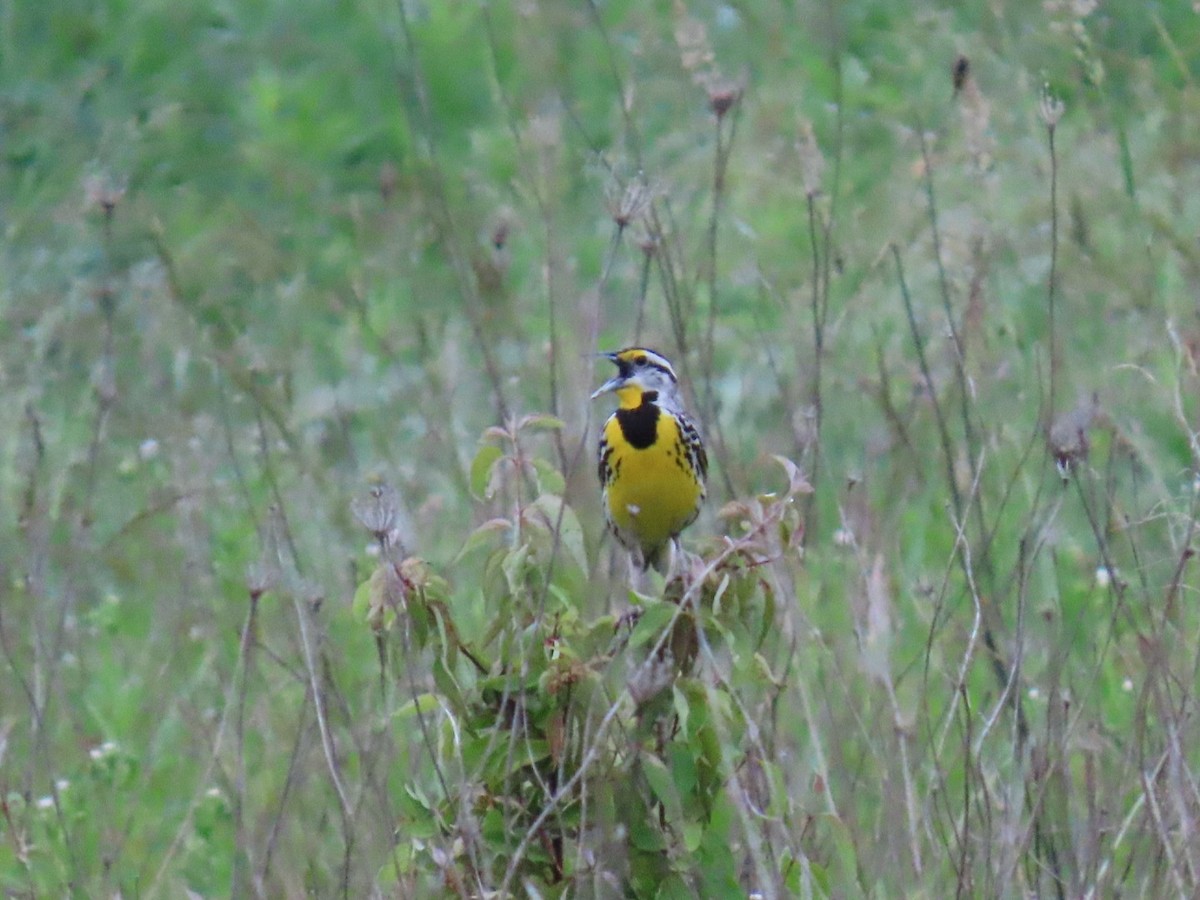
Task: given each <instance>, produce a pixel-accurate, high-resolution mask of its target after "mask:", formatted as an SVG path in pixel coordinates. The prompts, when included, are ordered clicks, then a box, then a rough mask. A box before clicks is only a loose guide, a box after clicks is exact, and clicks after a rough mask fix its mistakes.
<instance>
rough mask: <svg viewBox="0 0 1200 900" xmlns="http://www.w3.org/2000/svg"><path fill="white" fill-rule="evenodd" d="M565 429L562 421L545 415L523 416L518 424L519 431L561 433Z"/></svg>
mask: <svg viewBox="0 0 1200 900" xmlns="http://www.w3.org/2000/svg"><path fill="white" fill-rule="evenodd" d="M565 427H566V426H565V424H564V422H563V420H562V419H560V418H558V417H557V416H551V415H549V414H545V413H534V414H532V415H528V416H522V417H521V419H520V421H518V422H517V431H561V430H562V429H563V428H565Z"/></svg>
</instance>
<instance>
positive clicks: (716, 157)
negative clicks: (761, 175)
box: [704, 104, 740, 421]
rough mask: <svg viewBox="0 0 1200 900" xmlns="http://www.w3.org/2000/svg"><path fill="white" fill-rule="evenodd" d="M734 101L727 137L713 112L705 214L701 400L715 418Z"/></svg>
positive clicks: (720, 118)
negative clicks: (722, 235)
mask: <svg viewBox="0 0 1200 900" xmlns="http://www.w3.org/2000/svg"><path fill="white" fill-rule="evenodd" d="M739 108H740V104H734V107H733V110H732V115H730V116H729V117H728V118H729V137H728V138H727V139H726V138H724V132H725V128H724V125H725V119H726V116H724V115H719V116H714V123H715V137H716V147H715V148H714V151H713V182H712V193H713V195H712V210H711V212H710V213H709V217H708V248H707V251H708V259H707V260H706V262H705V266H704V272H705V276H706V280H707V282H708V325H707V328H706V330H705V339H704V401H705V411H706V412H707V414H708V417H709V418H711V419H712V420H713V421H716V418H717V410H716V406H715V405H714V402H713V385H712V381H713V360H714V357H715V355H716V327H717V317H718V316H719V315H720V294H719V292H718V290H717V283H718V282H717V272H718V269H719V266H718V264H717V235H718V233H719V226H720V223H721V215H722V213H723V212H724V209H725V194H726V191H725V178H726V173H727V172H728V170H729V157H730V155H731V154H732V153H733V141H734V138H735V137H736V135H737V123H738V110H739Z"/></svg>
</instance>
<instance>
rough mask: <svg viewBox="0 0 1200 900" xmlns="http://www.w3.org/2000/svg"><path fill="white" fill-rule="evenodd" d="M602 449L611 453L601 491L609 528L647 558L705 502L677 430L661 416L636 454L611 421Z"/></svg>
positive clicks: (668, 418) (672, 419) (667, 417)
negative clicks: (654, 433)
mask: <svg viewBox="0 0 1200 900" xmlns="http://www.w3.org/2000/svg"><path fill="white" fill-rule="evenodd" d="M602 446H604V448H605V449H604V450H602V453H603V452H609V453H610V455H609V457H608V466H607V469H608V477H607V483H606V484H605V491H604V499H605V504H606V507H607V508H606V512H607V513H608V519H609V523H610V524H611V525H612V527H613V530H614V531H615V532H616V535H617V537H618V539H620V541H621V543H623V544H625V545H626V546H629V547H633V546H636V547H639V548H640V549H641V550H642V552H643V553H644V554H645V555H647V556H651V555H653V554H654V553H655V552H656V551H657V550H659V549H661V548H662V547H663V546H664V545H666V543H667V542H668V541H669V540H671V538H673V537H675V536H676V535H678V534H679V532H681V531H682V530H683V529H684V528H686V527H687V526H688V525H689V524H691V522H692V521H693V520H694V519H695V518H696V515H697V514H698V512H699V510H700V503H701V501H702V500H703V497H704V485H703V483H702V482H701V480H700V478H699V477H697V474H696V473H695V472H693V471H692V466H691V463H690V461H689V455H688V451H687V447H686V446H685V445H684V439H683V434H682V432H681V431H680V428H679V424H678V422H677V421H676V419H675V417H674V416H672V415H670V414H667V413H663V414H662V415H660V416H659V417H658V421H657V436H656V439H655V440H654V441H653V443H651V444H650V445H649V446H647V447H644V448H639V447H635V446H634V445H633V444H631V443H629V441H627V440H626V439H625V437H624V435H623V434H622V432H621V425H620V422H619V421H618V419H617V416H615V415H614V416H611V417H610V418H609V420H608V421H607V422H606V423H605V425H604V438H603V445H602Z"/></svg>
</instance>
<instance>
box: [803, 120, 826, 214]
mask: <svg viewBox="0 0 1200 900" xmlns="http://www.w3.org/2000/svg"><path fill="white" fill-rule="evenodd" d="M796 149H797V150H798V151H799V153H800V179H801V181H802V182H803V183H804V196H806V197H809V198H810V199H811V198H812V197H816V196H817V195H819V194H820V193H821V176H822V175H823V174H824V172H825V157H824V156H822V155H821V148H820V147H819V146H818V145H817V136H816V134H815V133H814V132H813V127H812V122H809V121H808V120H805V121H803V122H801V123H800V139H799V140H798V141H797V142H796Z"/></svg>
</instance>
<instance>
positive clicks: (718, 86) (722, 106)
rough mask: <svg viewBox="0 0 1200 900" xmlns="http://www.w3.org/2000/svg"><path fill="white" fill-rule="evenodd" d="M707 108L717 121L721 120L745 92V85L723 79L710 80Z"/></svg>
mask: <svg viewBox="0 0 1200 900" xmlns="http://www.w3.org/2000/svg"><path fill="white" fill-rule="evenodd" d="M707 90H708V108H709V109H711V110H712V111H713V115H715V116H716V117H717V119H723V118H724V117H725V114H726V113H727V112H729V111H730V110H731V109H733V108H734V107H735V106H736V105H737V103H738V101H739V100H741V99H742V95H743V94H744V93H745V92H746V88H745V85H743V84H742V83H741V82H740V81H728V80H726V79H723V78H717V79H714V80H712V81H711V82H710V83H709V84H708V87H707Z"/></svg>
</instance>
